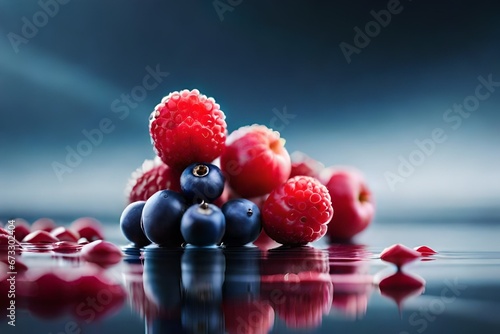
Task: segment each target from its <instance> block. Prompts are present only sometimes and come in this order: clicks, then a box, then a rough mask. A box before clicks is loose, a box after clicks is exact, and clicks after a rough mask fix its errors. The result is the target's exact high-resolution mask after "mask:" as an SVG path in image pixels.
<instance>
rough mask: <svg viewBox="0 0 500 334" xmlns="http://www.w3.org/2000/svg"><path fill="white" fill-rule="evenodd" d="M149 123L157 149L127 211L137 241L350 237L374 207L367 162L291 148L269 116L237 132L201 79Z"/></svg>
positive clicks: (130, 235) (293, 241)
mask: <svg viewBox="0 0 500 334" xmlns="http://www.w3.org/2000/svg"><path fill="white" fill-rule="evenodd" d="M149 132H150V135H151V142H152V144H153V148H154V150H155V152H156V155H157V156H156V157H155V158H154V160H146V161H145V162H144V164H143V166H142V168H140V169H138V170H136V171H135V172H134V173H133V174H132V177H131V179H130V180H129V184H128V187H127V196H128V201H129V205H128V206H127V207H126V208H125V209H124V211H123V213H122V215H121V218H120V226H121V229H122V232H123V234H124V236H125V237H126V238H127V239H128V240H130V241H131V242H132V243H134V244H135V245H136V246H139V247H143V246H146V245H148V244H150V243H155V244H157V245H160V246H180V245H182V244H183V243H188V244H192V245H194V246H211V245H218V244H220V243H224V244H225V245H228V246H241V245H245V244H248V243H251V242H254V241H255V240H256V239H257V238H258V237H259V235H264V236H269V237H271V238H272V239H273V240H275V241H276V242H278V243H281V244H284V245H304V244H307V243H309V242H313V241H315V240H318V239H319V238H321V237H323V236H324V235H325V234H327V233H328V235H329V236H330V238H331V239H350V238H351V237H352V236H354V235H355V234H357V233H359V232H360V231H362V230H363V229H365V228H366V227H367V226H368V224H369V223H370V221H371V219H372V217H373V214H374V206H373V203H372V199H371V193H370V191H369V190H368V187H367V186H366V183H365V181H364V179H363V177H362V176H361V174H360V173H359V172H357V171H355V170H350V169H345V168H324V166H323V165H322V164H321V163H319V162H318V161H316V160H314V159H312V158H310V157H308V156H306V155H304V154H301V153H294V154H292V156H290V155H289V153H288V151H287V150H286V148H285V140H284V139H283V138H281V137H280V134H279V133H278V132H276V131H273V130H272V129H270V128H268V127H266V126H264V125H251V126H244V127H241V128H239V129H237V130H235V131H233V132H232V133H231V134H229V135H228V133H227V125H226V121H225V115H224V113H223V112H222V111H221V110H220V106H219V104H217V103H215V100H214V99H213V98H207V97H206V96H205V95H203V94H201V93H200V92H199V91H198V90H196V89H194V90H191V91H189V90H183V91H180V92H172V93H170V94H169V95H167V96H165V97H164V98H163V99H162V101H161V103H160V104H158V105H157V106H156V107H155V108H154V110H153V112H152V113H151V116H150V118H149ZM334 212H335V214H334ZM261 213H262V214H261ZM337 216H338V217H339V218H338V219H336V217H337ZM261 230H263V231H262V232H261Z"/></svg>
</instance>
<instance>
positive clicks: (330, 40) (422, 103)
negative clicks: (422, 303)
mask: <svg viewBox="0 0 500 334" xmlns="http://www.w3.org/2000/svg"><path fill="white" fill-rule="evenodd" d="M388 6H389V9H390V10H391V11H388ZM372 11H373V12H372ZM381 11H382V12H381ZM391 12H392V13H391ZM384 13H385V14H387V13H389V14H390V15H391V16H390V20H389V18H388V16H387V15H385V16H384ZM376 16H377V17H378V19H379V20H381V21H380V22H382V24H381V23H370V22H371V21H374V22H377V21H376V19H375V17H376ZM383 25H385V26H383ZM377 27H378V28H377ZM366 28H368V31H366V30H365V29H366ZM370 29H371V30H370ZM359 31H361V33H359ZM363 35H364V36H363ZM0 50H1V51H0V109H1V113H0V145H1V146H0V157H1V158H0V189H1V192H0V219H3V220H5V219H7V218H13V217H25V218H28V219H30V218H32V219H34V218H38V217H41V216H49V217H52V218H57V217H68V219H74V218H76V217H78V216H79V215H90V216H95V217H97V218H100V219H103V220H111V221H117V220H118V217H119V215H120V213H121V210H122V209H123V207H124V205H125V196H124V188H125V185H126V183H127V179H128V178H129V176H130V174H131V173H132V171H134V170H135V169H136V168H138V167H139V166H140V165H141V164H142V162H143V161H144V159H151V158H153V156H154V153H153V150H152V147H151V144H150V139H149V134H148V116H149V114H150V112H151V110H152V109H153V108H154V106H155V105H156V104H157V103H158V102H159V101H160V100H161V98H162V97H163V96H164V95H167V94H168V93H169V92H171V91H173V90H181V89H184V88H190V89H192V88H198V89H199V90H200V91H201V92H202V93H204V94H206V95H208V96H212V97H214V98H215V99H216V101H217V102H218V103H219V104H220V105H221V109H222V110H223V111H224V112H225V113H226V116H227V119H226V121H227V123H228V127H229V130H230V131H232V130H235V129H237V128H238V127H240V126H243V125H247V124H253V123H260V124H265V125H268V126H273V125H277V126H275V127H276V128H278V129H279V130H280V132H281V134H282V136H283V137H284V138H286V140H287V143H286V147H287V148H288V150H289V151H290V152H293V151H295V150H300V151H303V152H305V153H307V154H308V155H310V156H311V157H313V158H316V159H318V160H320V161H322V162H323V163H324V164H325V165H327V166H328V165H339V164H340V165H353V166H356V167H357V168H359V169H360V170H361V171H363V172H364V174H365V175H366V177H367V180H368V183H369V185H370V186H371V188H372V190H373V192H374V195H375V198H376V202H377V206H378V210H377V218H376V220H377V222H379V223H384V222H386V221H391V220H393V221H394V220H396V221H414V220H415V221H416V220H420V221H421V220H422V219H424V218H425V219H428V220H433V219H434V220H442V219H445V220H446V219H448V220H450V221H455V220H466V221H485V222H498V221H499V220H500V205H499V204H500V149H499V147H500V134H499V125H500V108H499V107H500V62H499V61H498V60H499V59H500V57H499V56H500V4H498V3H494V2H493V1H461V2H457V1H440V2H439V3H431V2H426V1H410V0H406V1H403V0H402V1H401V2H400V3H399V2H398V1H368V0H365V1H286V2H285V1H251V0H231V1H229V0H220V1H217V0H216V1H195V0H189V1H160V0H157V1H154V0H150V1H139V0H128V1H120V2H118V1H97V0H88V1H76V0H75V1H71V0H59V1H56V0H41V1H35V0H23V1H9V0H0ZM151 73H155V74H153V75H152V74H151ZM148 75H149V76H150V78H154V80H151V79H148V80H149V81H147V82H146V83H145V82H144V78H145V77H146V76H148ZM479 77H482V78H483V81H481V79H478V78H479ZM488 81H490V84H489V85H488V87H484V82H488ZM491 81H493V82H496V84H495V83H491ZM480 84H483V87H482V88H481V89H480V90H479V92H480V93H479V94H481V95H480V96H482V98H481V99H478V97H479V95H477V94H478V93H477V92H478V91H477V90H476V88H477V87H478V85H480ZM153 86H154V87H153ZM145 87H146V88H147V89H145ZM485 95H488V96H487V97H484V96H485ZM464 103H465V104H467V103H468V105H466V107H467V108H469V109H470V110H472V111H470V112H469V111H467V110H466V109H465V108H463V110H464V111H465V112H462V115H460V114H459V113H457V112H453V113H448V110H449V109H450V108H452V109H453V106H454V104H457V105H459V104H462V105H463V104H464ZM285 111H286V114H287V115H288V116H287V117H288V118H284V119H282V120H283V122H281V123H280V122H276V117H277V116H278V115H282V116H283V115H284V114H285ZM452 117H453V118H452ZM103 119H109V121H107V122H108V123H109V122H110V124H111V125H110V127H109V129H108V133H103V135H102V137H99V136H97V137H95V138H96V140H95V142H94V143H93V144H92V145H91V146H90V147H89V146H88V145H87V146H85V144H82V142H83V141H85V140H87V138H86V136H85V133H95V132H92V131H93V130H94V129H99V127H100V124H101V122H102V120H103ZM273 119H274V120H275V121H274V124H273ZM105 122H106V121H105ZM436 128H441V129H442V131H443V132H444V136H446V140H444V142H441V143H435V147H434V149H433V150H432V152H431V153H430V154H428V155H423V154H419V153H415V151H416V150H418V149H419V148H418V146H417V145H416V144H415V140H420V141H422V140H426V139H429V138H432V132H433V131H434V129H436ZM111 129H112V130H111ZM73 150H74V152H77V153H78V150H80V152H84V154H82V155H79V156H80V159H78V158H75V157H74V156H73V157H71V158H68V154H69V153H68V152H72V151H73ZM70 155H71V154H70ZM73 155H74V154H73ZM422 157H423V158H422ZM418 158H420V160H419V159H418ZM68 159H70V160H68ZM401 159H405V160H407V161H410V160H411V159H413V161H415V162H417V164H418V165H417V166H413V168H414V170H413V171H412V172H408V173H406V174H405V173H403V174H405V176H404V177H403V176H401V175H400V177H401V178H400V179H398V180H399V181H400V182H397V183H393V184H392V187H391V185H390V183H389V182H388V181H387V177H388V175H389V174H388V173H393V174H392V175H398V168H399V169H401V167H400V164H401V161H402V160H401ZM415 159H417V160H415ZM62 166H66V167H62ZM392 180H394V178H392ZM401 180H404V182H402V181H401Z"/></svg>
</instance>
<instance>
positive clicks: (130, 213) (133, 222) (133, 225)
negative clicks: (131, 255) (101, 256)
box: [120, 201, 151, 247]
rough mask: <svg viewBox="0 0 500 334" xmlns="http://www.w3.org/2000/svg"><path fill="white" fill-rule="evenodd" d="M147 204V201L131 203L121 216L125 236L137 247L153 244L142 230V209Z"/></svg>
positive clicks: (121, 226) (121, 225)
mask: <svg viewBox="0 0 500 334" xmlns="http://www.w3.org/2000/svg"><path fill="white" fill-rule="evenodd" d="M145 203H146V202H145V201H137V202H133V203H130V204H129V205H127V207H126V208H125V209H124V210H123V212H122V215H121V216H120V228H121V230H122V233H123V235H124V236H125V238H127V240H129V241H131V242H133V243H134V245H135V246H137V247H143V246H147V245H149V244H150V243H151V241H150V240H149V239H148V238H147V237H146V235H145V234H144V232H143V231H142V228H141V216H142V209H143V208H144V204H145Z"/></svg>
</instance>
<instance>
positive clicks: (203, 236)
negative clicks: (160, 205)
mask: <svg viewBox="0 0 500 334" xmlns="http://www.w3.org/2000/svg"><path fill="white" fill-rule="evenodd" d="M225 230H226V219H225V218H224V215H223V214H222V211H221V210H220V209H219V208H218V207H217V206H215V205H213V204H208V203H205V202H203V203H201V204H195V205H192V206H191V207H189V208H188V209H187V210H186V212H185V213H184V216H182V221H181V234H182V236H183V237H184V240H186V242H187V243H188V244H191V245H193V246H201V247H204V246H214V245H217V244H220V242H221V241H222V237H223V236H224V232H225Z"/></svg>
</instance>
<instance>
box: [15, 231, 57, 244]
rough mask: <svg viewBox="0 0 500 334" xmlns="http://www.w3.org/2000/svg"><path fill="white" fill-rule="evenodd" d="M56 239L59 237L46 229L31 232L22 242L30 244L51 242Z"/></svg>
mask: <svg viewBox="0 0 500 334" xmlns="http://www.w3.org/2000/svg"><path fill="white" fill-rule="evenodd" d="M58 241H59V239H57V238H56V237H54V236H53V235H52V234H50V233H49V232H47V231H35V232H31V233H30V234H28V235H27V236H26V237H24V239H23V242H25V243H30V244H51V243H54V242H58Z"/></svg>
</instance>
